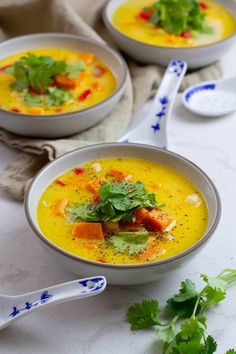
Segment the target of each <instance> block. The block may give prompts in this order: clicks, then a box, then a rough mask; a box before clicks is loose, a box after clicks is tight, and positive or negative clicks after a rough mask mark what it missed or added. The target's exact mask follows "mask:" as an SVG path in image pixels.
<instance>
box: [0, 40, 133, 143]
mask: <svg viewBox="0 0 236 354" xmlns="http://www.w3.org/2000/svg"><path fill="white" fill-rule="evenodd" d="M35 48H69V49H74V50H80V51H82V52H92V53H94V54H95V55H96V56H97V58H98V59H100V60H101V61H102V62H104V63H105V64H106V65H107V66H108V67H109V68H110V69H111V71H112V72H113V74H114V75H115V77H116V80H117V87H116V89H115V91H114V93H113V94H112V95H110V96H109V97H108V98H107V99H106V100H104V101H102V102H101V103H98V104H96V105H94V106H92V107H89V108H86V109H83V110H80V111H75V112H71V113H64V114H55V115H43V116H41V115H28V114H20V113H14V112H9V111H6V110H3V109H0V127H1V128H4V129H6V130H8V131H10V132H12V133H16V134H20V135H24V136H31V137H37V138H59V137H64V136H68V135H72V134H75V133H78V132H80V131H82V130H85V129H88V128H89V127H91V126H93V125H95V124H96V123H98V122H99V121H101V120H102V119H104V118H105V117H106V116H107V115H108V114H109V113H110V112H111V111H112V109H113V108H114V107H115V105H116V104H117V103H118V101H119V100H120V98H121V96H122V94H123V93H124V90H125V86H126V81H127V67H126V64H125V62H124V61H123V59H122V58H121V56H120V55H119V54H117V53H116V52H114V51H113V50H112V49H110V48H109V47H108V46H105V45H101V44H98V43H97V42H94V41H91V40H89V39H86V38H83V37H79V36H75V35H71V34H62V33H44V34H33V35H28V36H22V37H17V38H14V39H11V40H8V41H5V42H3V43H1V44H0V59H2V58H5V57H7V56H9V55H12V54H14V53H19V52H21V51H26V50H31V49H35Z"/></svg>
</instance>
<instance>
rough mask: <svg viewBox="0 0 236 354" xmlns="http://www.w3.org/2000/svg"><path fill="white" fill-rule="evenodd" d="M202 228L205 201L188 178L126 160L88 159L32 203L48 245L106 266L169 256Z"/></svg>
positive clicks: (193, 239)
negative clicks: (106, 264) (36, 201)
mask: <svg viewBox="0 0 236 354" xmlns="http://www.w3.org/2000/svg"><path fill="white" fill-rule="evenodd" d="M163 204H164V205H163ZM99 208H100V209H99ZM101 220H102V221H101ZM207 222H208V211H207V206H206V203H205V201H204V199H203V197H202V196H201V194H200V193H199V191H198V190H197V189H196V187H195V186H194V185H193V184H192V183H191V182H190V181H189V180H187V179H186V178H185V177H184V176H182V175H181V174H179V173H178V172H177V171H175V170H173V169H170V168H169V167H167V166H164V165H160V164H156V163H153V162H150V161H146V160H139V159H133V158H108V159H102V160H96V161H92V162H89V163H87V164H85V165H83V166H78V167H76V168H74V169H72V170H70V171H67V172H66V173H64V174H63V175H61V176H60V177H58V179H57V180H55V181H54V182H53V183H51V184H50V185H49V186H48V187H47V188H46V190H45V192H44V193H43V195H42V197H41V198H40V201H39V205H38V224H39V228H40V229H41V232H42V233H43V234H44V235H45V237H46V238H47V239H48V240H50V241H51V242H52V243H54V244H55V245H57V246H58V247H60V248H62V249H63V250H65V251H68V252H70V253H71V254H73V255H77V256H80V257H82V258H86V259H90V260H95V261H99V262H105V263H111V264H142V263H148V262H153V261H157V260H162V259H165V258H169V257H171V256H174V255H176V254H178V253H180V252H183V251H185V250H186V249H188V248H189V247H191V246H192V245H193V244H195V243H196V242H198V241H199V240H200V239H201V237H202V235H203V234H204V231H205V229H206V227H207Z"/></svg>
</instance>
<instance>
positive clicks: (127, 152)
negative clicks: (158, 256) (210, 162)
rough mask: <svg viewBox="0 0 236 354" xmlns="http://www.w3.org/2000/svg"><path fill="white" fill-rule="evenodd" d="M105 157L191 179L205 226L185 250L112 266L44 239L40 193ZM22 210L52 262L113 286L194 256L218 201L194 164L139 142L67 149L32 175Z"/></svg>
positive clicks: (214, 219)
mask: <svg viewBox="0 0 236 354" xmlns="http://www.w3.org/2000/svg"><path fill="white" fill-rule="evenodd" d="M109 157H116V158H118V157H120V158H127V157H129V158H138V159H144V160H148V161H152V162H155V163H160V164H164V165H166V166H167V167H170V168H173V169H175V170H176V171H177V172H179V173H181V174H182V175H183V176H185V177H187V178H188V179H189V180H191V181H192V182H193V183H194V184H195V186H196V187H197V188H198V190H199V191H200V192H201V194H202V196H203V197H204V199H205V201H206V204H207V208H208V225H207V229H206V231H205V233H204V234H203V235H202V237H201V239H200V240H199V241H198V242H197V243H195V244H194V245H193V246H192V247H190V248H189V249H187V250H186V251H184V252H182V253H179V254H177V255H175V256H173V257H170V258H167V259H164V260H160V261H156V262H152V263H145V264H138V265H114V264H109V263H101V262H97V261H92V260H88V259H84V258H81V257H79V256H75V255H73V254H71V253H69V252H67V251H65V250H63V249H62V248H60V247H58V246H57V245H55V244H54V243H53V242H51V241H50V240H48V239H47V238H46V237H45V235H44V234H43V233H42V231H41V230H40V227H39V224H38V220H37V208H38V203H39V200H40V197H41V195H42V194H43V192H44V191H45V189H46V188H47V187H48V185H50V183H52V182H53V181H54V180H55V179H56V178H57V177H58V176H60V175H61V174H63V173H64V172H66V171H68V170H70V169H72V168H73V167H75V166H78V165H82V164H85V163H87V162H89V161H92V160H97V159H104V158H109ZM24 206H25V213H26V218H27V220H28V222H29V225H30V227H31V229H32V231H33V236H34V237H35V238H37V239H38V241H39V242H40V243H41V245H42V246H43V247H44V248H45V250H46V251H48V252H49V253H50V254H51V256H52V257H54V258H55V262H58V264H59V265H62V266H64V267H65V268H67V269H68V270H70V271H71V272H72V273H74V274H76V275H79V276H82V277H90V276H94V275H96V274H102V275H104V276H105V277H106V278H107V280H108V283H110V284H115V285H129V284H142V283H148V282H153V281H155V280H157V279H159V278H161V277H164V276H167V275H168V274H169V272H171V271H174V270H176V269H178V268H180V267H182V266H184V265H185V264H186V263H188V262H189V261H190V260H191V259H193V257H195V256H197V255H198V254H199V253H200V251H201V250H202V249H203V248H204V247H205V246H206V244H207V242H208V241H209V240H210V238H211V237H212V235H213V233H214V231H215V229H216V227H217V225H218V223H219V219H220V214H221V202H220V197H219V194H218V192H217V190H216V187H215V186H214V184H213V183H212V181H211V180H210V178H209V177H208V176H207V175H206V174H205V173H204V172H203V171H202V170H201V169H200V168H199V167H197V166H196V165H195V164H193V163H192V162H191V161H189V160H187V159H186V158H184V157H182V156H180V155H177V154H175V153H173V152H170V151H167V150H163V149H160V148H156V147H151V146H148V145H141V144H129V143H127V144H125V143H107V144H99V145H93V146H88V147H84V148H80V149H77V150H74V151H72V152H69V153H67V154H65V155H63V156H61V157H59V158H57V159H56V160H54V161H53V162H50V163H49V164H48V165H46V166H45V167H44V168H43V169H42V170H41V171H40V172H39V173H38V174H37V175H36V177H35V178H34V180H33V182H32V183H31V185H30V187H29V189H28V191H27V194H26V198H25V203H24Z"/></svg>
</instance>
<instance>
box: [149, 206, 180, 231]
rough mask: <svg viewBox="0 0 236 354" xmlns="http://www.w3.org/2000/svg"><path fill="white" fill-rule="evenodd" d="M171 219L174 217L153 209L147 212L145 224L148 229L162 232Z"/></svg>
mask: <svg viewBox="0 0 236 354" xmlns="http://www.w3.org/2000/svg"><path fill="white" fill-rule="evenodd" d="M173 221H174V219H173V218H172V217H171V216H170V215H168V214H167V213H166V212H164V211H163V210H160V209H153V210H152V211H150V212H149V213H148V217H147V218H146V221H145V225H146V227H147V228H149V229H150V230H153V231H161V232H164V231H166V229H167V228H168V226H169V225H170V224H171V223H172V222H173Z"/></svg>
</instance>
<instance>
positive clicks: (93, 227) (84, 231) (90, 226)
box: [72, 222, 104, 240]
mask: <svg viewBox="0 0 236 354" xmlns="http://www.w3.org/2000/svg"><path fill="white" fill-rule="evenodd" d="M72 235H73V236H75V237H78V238H81V239H87V240H104V235H103V231H102V224H101V223H93V222H77V223H76V224H74V226H73V229H72Z"/></svg>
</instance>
